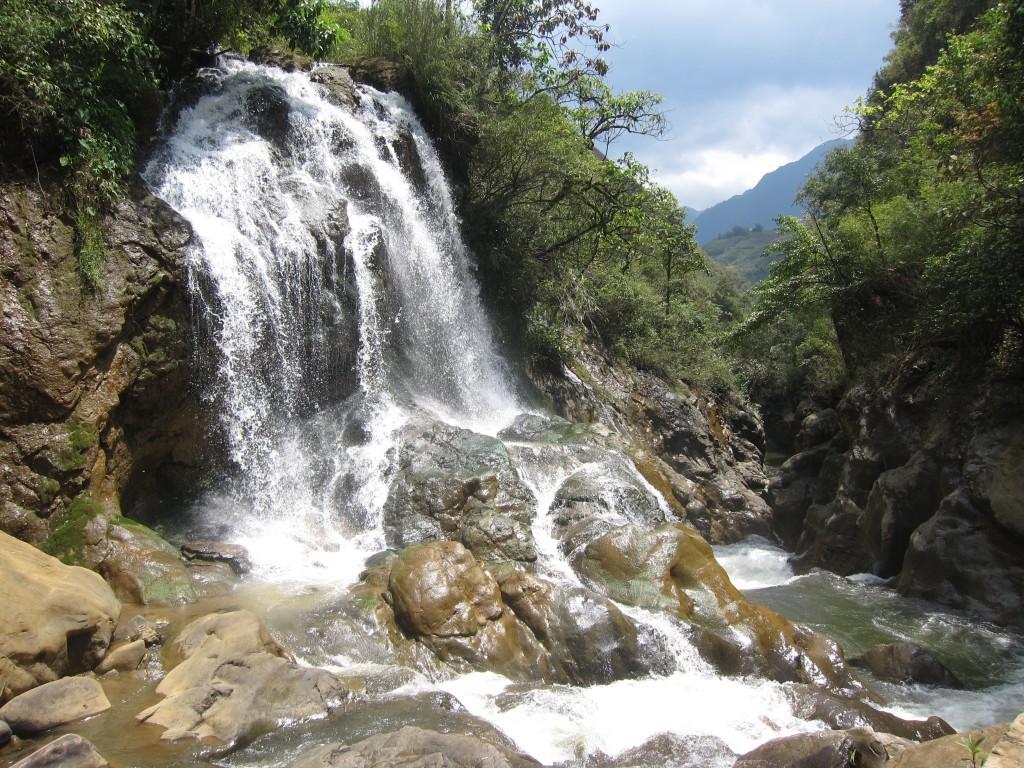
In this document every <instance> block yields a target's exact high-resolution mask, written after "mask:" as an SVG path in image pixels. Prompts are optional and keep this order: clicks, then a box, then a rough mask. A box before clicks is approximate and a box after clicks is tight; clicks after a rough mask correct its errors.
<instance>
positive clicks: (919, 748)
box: [886, 723, 1019, 768]
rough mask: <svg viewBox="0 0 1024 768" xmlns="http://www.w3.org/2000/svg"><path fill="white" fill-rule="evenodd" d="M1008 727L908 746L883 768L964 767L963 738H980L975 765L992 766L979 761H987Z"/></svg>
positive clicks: (986, 729)
mask: <svg viewBox="0 0 1024 768" xmlns="http://www.w3.org/2000/svg"><path fill="white" fill-rule="evenodd" d="M1009 725H1010V724H1009V723H1002V724H1000V725H994V726H992V727H991V728H983V729H981V730H977V731H970V732H968V733H957V734H951V735H948V736H943V737H941V738H938V739H934V740H932V741H926V742H924V743H923V744H913V745H910V746H908V747H907V748H906V749H905V750H903V751H902V752H901V753H900V754H899V755H897V756H896V757H895V759H894V760H893V761H892V762H890V763H889V765H888V766H887V767H886V768H939V767H940V766H954V765H955V766H960V765H965V759H967V760H969V758H970V751H969V750H968V749H967V748H966V747H964V745H963V744H962V742H963V740H964V739H968V740H971V741H977V740H978V739H984V741H982V743H981V751H980V752H979V753H978V765H979V766H981V765H993V766H994V761H993V762H992V763H989V762H983V761H987V760H991V757H990V755H989V753H990V752H991V750H992V748H993V747H995V746H996V744H998V743H999V740H1000V739H1001V738H1002V737H1003V735H1004V734H1005V733H1006V731H1007V729H1008V728H1009ZM967 764H969V762H968V763H967ZM1011 765H1012V764H1011ZM1018 765H1019V763H1018Z"/></svg>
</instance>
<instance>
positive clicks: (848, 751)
mask: <svg viewBox="0 0 1024 768" xmlns="http://www.w3.org/2000/svg"><path fill="white" fill-rule="evenodd" d="M888 760H889V756H888V753H887V752H886V747H885V744H883V742H882V740H881V739H880V738H879V737H878V735H877V734H876V733H875V732H874V731H872V730H871V729H869V728H853V729H851V730H849V731H814V732H812V733H797V734H794V735H792V736H783V737H781V738H778V739H772V740H771V741H769V742H768V743H767V744H762V745H761V746H760V747H757V748H756V749H753V750H751V751H750V752H747V753H746V754H745V755H740V757H739V759H737V760H736V763H735V765H734V766H733V768H851V766H853V767H854V768H880V766H882V765H883V764H884V763H886V762H887V761H888Z"/></svg>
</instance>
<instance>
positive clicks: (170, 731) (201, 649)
mask: <svg viewBox="0 0 1024 768" xmlns="http://www.w3.org/2000/svg"><path fill="white" fill-rule="evenodd" d="M174 645H175V647H176V648H177V650H178V651H179V652H180V653H181V655H182V657H183V660H182V661H181V663H179V664H178V665H177V666H176V667H174V669H172V670H171V671H170V672H168V673H167V675H166V676H165V677H164V679H163V680H162V681H161V682H160V685H158V686H157V689H156V691H157V693H158V694H161V695H162V696H164V699H163V701H161V702H159V703H158V704H155V705H154V706H152V707H150V708H149V709H146V710H145V711H143V712H141V713H139V715H138V716H137V719H138V720H139V721H140V722H143V723H148V724H151V725H157V726H160V727H161V728H164V729H165V731H164V733H163V735H162V736H161V738H162V739H165V740H170V741H173V740H176V739H181V738H194V739H198V740H202V741H207V742H213V743H220V744H222V745H224V746H225V747H226V748H230V747H232V746H234V745H236V744H237V743H238V742H239V741H242V740H245V739H248V738H251V737H252V736H253V735H254V734H255V733H257V732H259V731H261V730H263V729H265V728H268V727H272V726H274V725H275V724H278V723H282V722H285V721H290V720H300V719H309V718H320V717H325V716H327V715H329V714H330V713H331V712H333V711H335V710H338V709H341V708H343V707H344V706H345V705H346V703H347V702H348V701H349V699H350V698H351V697H352V695H353V693H354V692H356V691H358V690H359V689H361V687H362V682H361V681H359V680H354V679H353V680H347V679H343V678H340V677H338V676H336V675H334V674H331V673H330V672H327V671H325V670H322V669H316V668H309V667H300V666H299V665H298V664H296V663H295V662H294V661H293V660H292V659H291V657H290V656H289V654H288V653H287V651H285V649H284V648H283V647H282V646H281V645H280V644H279V643H278V642H277V641H276V640H274V638H273V637H272V636H271V635H270V633H269V632H268V631H267V628H266V626H265V625H264V624H263V623H262V622H261V621H260V620H259V619H258V618H257V617H256V616H255V615H254V614H252V613H250V612H249V611H235V612H232V613H223V614H211V615H209V616H204V617H203V618H200V619H196V620H195V621H193V622H192V623H191V624H189V625H188V626H187V627H186V628H185V629H184V630H183V631H182V633H181V634H180V635H179V636H178V637H177V639H176V640H175V643H174Z"/></svg>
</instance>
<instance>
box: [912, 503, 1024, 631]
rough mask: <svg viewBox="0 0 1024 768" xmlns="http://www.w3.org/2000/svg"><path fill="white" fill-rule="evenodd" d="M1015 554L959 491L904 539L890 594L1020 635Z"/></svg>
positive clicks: (1020, 565) (1021, 588) (1023, 619)
mask: <svg viewBox="0 0 1024 768" xmlns="http://www.w3.org/2000/svg"><path fill="white" fill-rule="evenodd" d="M1021 554H1022V549H1021V545H1020V543H1019V542H1018V541H1017V540H1016V539H1015V538H1013V537H1010V536H1007V535H1006V530H1005V529H1004V528H1002V527H1001V526H999V525H998V524H996V523H995V522H994V521H993V520H992V518H991V517H990V516H988V515H987V514H985V512H984V511H983V510H982V509H981V508H979V506H978V504H977V503H976V502H975V501H974V500H973V499H972V498H971V497H970V495H969V494H968V492H967V490H966V489H965V488H962V487H961V488H959V489H958V490H956V491H954V492H953V493H951V494H950V495H949V496H947V497H946V498H944V499H943V500H942V502H941V504H940V505H939V510H938V512H937V513H936V514H935V515H934V516H933V517H932V518H931V519H930V520H928V522H927V523H925V524H924V525H921V526H920V527H919V528H918V529H917V530H916V531H914V534H913V535H912V536H911V537H910V546H909V549H908V550H907V554H906V558H905V560H904V566H903V570H902V572H901V573H900V576H899V578H898V579H897V582H896V588H897V589H898V590H899V591H900V592H901V593H903V594H905V595H913V596H917V597H923V598H926V599H929V600H933V601H935V602H938V603H941V604H943V605H949V606H953V607H955V608H959V609H960V610H963V611H966V612H967V613H969V614H971V615H973V616H977V617H979V618H981V619H984V620H986V621H992V622H995V623H997V624H1002V625H1004V626H1009V627H1013V628H1015V629H1017V630H1024V559H1022V557H1021Z"/></svg>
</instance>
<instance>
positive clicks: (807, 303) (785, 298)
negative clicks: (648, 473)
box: [741, 0, 1024, 393]
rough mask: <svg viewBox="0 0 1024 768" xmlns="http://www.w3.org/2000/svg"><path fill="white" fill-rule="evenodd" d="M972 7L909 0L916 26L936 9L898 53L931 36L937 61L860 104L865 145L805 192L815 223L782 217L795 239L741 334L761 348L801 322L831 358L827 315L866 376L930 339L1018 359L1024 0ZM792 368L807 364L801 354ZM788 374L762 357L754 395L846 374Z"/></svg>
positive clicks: (1002, 363)
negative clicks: (974, 13) (812, 377)
mask: <svg viewBox="0 0 1024 768" xmlns="http://www.w3.org/2000/svg"><path fill="white" fill-rule="evenodd" d="M976 5H977V4H974V6H976ZM974 6H972V5H971V4H955V3H946V2H932V1H931V0H919V2H917V3H915V4H913V6H911V7H910V8H909V9H908V14H909V16H908V17H907V18H910V20H911V21H912V22H913V23H914V24H918V22H921V23H922V24H924V22H923V21H922V19H925V18H926V17H925V16H919V15H918V14H926V16H927V20H928V21H927V24H924V27H927V30H926V29H924V27H921V28H920V29H918V28H917V27H914V26H913V25H911V26H907V27H905V29H904V30H903V34H905V35H907V36H906V37H898V38H897V47H896V50H895V51H894V54H893V57H891V60H892V61H897V60H902V59H901V58H900V57H904V56H909V55H910V54H908V53H907V50H909V49H910V48H913V46H914V45H918V46H919V50H917V49H915V50H916V52H915V53H914V56H918V55H919V56H920V57H922V58H921V61H927V62H928V63H929V64H930V66H927V65H922V66H921V67H919V68H918V69H919V70H920V71H917V70H914V71H915V72H917V74H916V75H915V76H914V78H913V79H911V80H908V81H906V82H891V83H889V84H888V87H887V91H886V92H885V93H879V94H877V95H876V96H874V97H873V98H872V99H871V100H869V102H868V104H867V105H862V106H861V107H860V109H859V113H858V114H859V118H860V122H861V125H862V126H863V129H864V133H863V134H862V136H861V138H860V140H859V141H858V143H857V145H856V146H855V147H853V148H851V149H846V150H838V151H835V152H833V153H831V154H830V155H829V156H828V158H827V159H826V161H825V162H824V163H823V165H822V166H821V167H820V169H819V172H818V173H817V174H816V175H815V176H814V177H812V178H811V179H810V180H809V181H808V183H807V185H806V186H805V188H804V190H803V192H802V193H801V195H800V201H801V202H802V203H803V205H804V208H805V210H806V214H807V215H806V219H805V220H803V221H800V220H797V219H792V218H790V219H783V220H781V221H780V232H781V233H782V234H783V235H784V238H783V239H782V240H779V241H778V242H776V243H774V244H773V245H771V246H770V247H769V249H768V251H769V253H770V254H772V255H773V256H775V257H777V258H778V261H777V263H776V264H775V265H773V267H772V268H771V271H770V274H769V277H768V279H767V280H765V281H764V283H762V284H761V285H759V286H758V287H757V289H756V296H757V305H756V307H755V309H754V311H753V312H752V313H751V315H750V317H749V318H748V320H747V321H746V324H745V326H744V329H743V334H741V336H742V337H743V341H742V343H743V344H748V345H752V346H751V348H750V349H748V350H747V351H746V354H747V357H748V360H750V359H753V355H754V354H755V351H756V352H757V353H760V354H767V355H768V356H769V357H770V356H771V354H772V349H773V347H772V340H773V339H777V338H778V334H779V333H780V331H781V332H782V333H797V334H802V333H804V332H805V331H801V330H800V329H801V328H803V329H813V331H814V334H813V335H814V337H815V338H817V339H818V342H815V343H814V344H811V345H810V347H807V340H808V338H809V337H806V336H805V337H804V338H805V341H804V342H802V343H800V344H799V346H801V347H804V348H805V349H811V350H816V351H815V355H816V356H819V357H820V356H821V355H822V354H825V353H827V350H828V344H825V343H823V342H825V341H826V339H825V336H824V334H823V333H822V332H821V326H822V323H823V322H827V323H828V324H829V325H830V326H831V330H832V331H833V333H834V341H833V342H831V343H834V344H835V347H836V348H837V349H838V350H839V351H840V352H841V353H842V359H843V361H844V364H845V367H846V371H847V374H848V375H850V376H853V377H858V378H863V377H864V376H866V375H867V374H868V373H869V372H870V371H871V370H873V369H874V368H877V367H879V366H885V365H887V364H889V362H890V361H891V360H893V359H894V358H895V357H897V356H899V355H901V354H903V353H904V352H906V351H907V350H910V349H918V348H922V347H927V348H929V349H932V350H935V351H937V352H941V353H944V354H945V356H946V359H947V360H948V361H949V362H950V363H951V364H954V365H958V366H960V367H961V369H962V370H964V371H966V372H969V373H970V374H971V375H981V374H982V373H983V372H986V371H993V370H996V371H1003V372H1004V373H1005V374H1010V373H1012V372H1014V371H1019V369H1020V365H1021V360H1020V352H1021V350H1020V344H1019V339H1020V338H1021V334H1022V330H1024V259H1022V258H1021V251H1022V245H1024V142H1022V140H1021V138H1022V137H1024V62H1022V59H1021V57H1020V55H1019V54H1020V51H1021V50H1022V44H1024V2H1021V0H1014V1H1013V2H1001V3H997V4H994V5H993V7H992V8H991V9H990V10H988V11H986V12H985V13H983V14H982V15H981V16H979V17H977V18H974V17H968V16H967V15H964V13H965V9H967V8H968V7H974ZM933 22H934V24H933ZM929 24H932V26H928V25H929ZM918 26H920V24H919V25H918ZM940 29H941V30H942V33H941V34H940V33H939V32H937V31H936V30H940ZM928 30H931V31H928ZM957 30H963V31H964V33H963V34H949V33H952V32H955V31H957ZM940 43H941V45H940ZM935 45H939V49H938V50H932V47H933V46H935ZM943 46H944V47H943ZM779 318H784V320H782V321H780V320H779ZM759 335H760V338H759V339H758V336H759ZM797 338H798V339H799V338H800V336H799V335H798V336H797ZM819 342H820V343H819ZM825 356H826V357H829V355H827V354H825ZM788 368H789V370H790V371H792V372H794V373H795V371H796V366H795V361H794V362H791V363H790V364H789V366H788ZM787 378H788V379H789V380H788V381H786V380H782V381H780V380H779V379H778V377H773V376H772V374H771V372H770V371H767V370H765V369H755V370H754V371H753V373H752V377H751V380H752V381H753V382H754V383H753V384H752V391H755V390H756V391H761V392H768V393H772V392H775V393H778V392H781V391H786V390H787V389H788V390H790V391H793V390H795V389H797V388H799V389H801V390H803V389H805V388H806V386H807V385H808V384H810V385H811V386H812V388H817V387H822V386H824V387H827V386H829V385H830V382H832V381H835V380H836V377H834V376H826V377H825V378H824V379H821V380H819V381H817V382H814V381H809V380H804V381H803V382H802V383H799V384H798V383H797V382H798V380H799V377H793V376H789V377H787Z"/></svg>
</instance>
